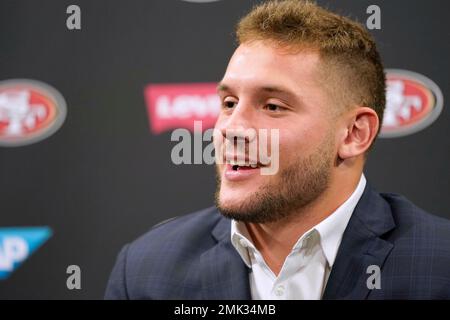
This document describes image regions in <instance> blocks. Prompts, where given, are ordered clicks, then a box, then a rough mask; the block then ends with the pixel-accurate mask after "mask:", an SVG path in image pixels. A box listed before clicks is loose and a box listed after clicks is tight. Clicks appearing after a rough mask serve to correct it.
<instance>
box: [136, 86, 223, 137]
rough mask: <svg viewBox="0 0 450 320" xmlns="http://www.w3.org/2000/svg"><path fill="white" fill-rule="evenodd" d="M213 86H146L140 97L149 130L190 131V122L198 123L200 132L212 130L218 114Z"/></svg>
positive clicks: (217, 97) (218, 106)
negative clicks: (144, 102)
mask: <svg viewBox="0 0 450 320" xmlns="http://www.w3.org/2000/svg"><path fill="white" fill-rule="evenodd" d="M216 87H217V84H216V83H188V84H149V85H147V86H146V88H145V91H144V95H145V101H146V104H147V111H148V116H149V122H150V128H151V131H152V132H153V133H154V134H160V133H162V132H164V131H169V130H172V129H178V128H185V129H188V130H190V131H194V121H202V126H203V129H204V130H205V129H208V128H212V127H214V125H215V123H216V120H217V117H218V115H219V112H220V99H219V96H218V95H217V92H216Z"/></svg>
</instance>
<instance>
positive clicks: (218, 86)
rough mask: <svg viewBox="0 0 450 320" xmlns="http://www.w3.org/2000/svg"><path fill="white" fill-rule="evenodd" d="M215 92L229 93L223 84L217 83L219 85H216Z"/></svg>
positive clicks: (228, 89)
mask: <svg viewBox="0 0 450 320" xmlns="http://www.w3.org/2000/svg"><path fill="white" fill-rule="evenodd" d="M216 90H217V91H230V88H229V87H228V86H227V85H226V84H225V83H223V82H219V83H218V84H217V88H216Z"/></svg>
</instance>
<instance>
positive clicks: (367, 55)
mask: <svg viewBox="0 0 450 320" xmlns="http://www.w3.org/2000/svg"><path fill="white" fill-rule="evenodd" d="M236 36H237V40H238V43H239V44H242V43H245V42H250V41H255V40H264V41H266V40H268V41H271V42H273V43H275V44H277V45H280V46H281V47H285V48H288V49H293V50H298V49H300V50H301V49H313V50H318V51H319V54H320V57H321V62H322V63H321V68H320V71H321V72H320V73H321V76H322V78H321V79H322V81H323V80H326V81H323V82H324V83H327V84H328V86H327V87H329V89H330V90H331V91H332V97H333V98H334V99H337V101H339V102H340V104H341V105H343V106H345V107H347V108H350V107H355V106H357V105H358V106H366V107H370V108H372V109H374V110H375V112H376V113H377V115H378V118H379V119H380V127H381V122H382V120H383V112H384V108H385V104H386V82H385V73H384V68H383V65H382V63H381V58H380V55H379V53H378V51H377V48H376V45H375V41H374V39H373V38H372V36H371V35H370V34H369V32H368V31H367V30H366V29H365V28H364V27H363V26H362V25H361V24H359V23H357V22H354V21H352V20H350V19H349V18H346V17H343V16H339V15H337V14H335V13H332V12H330V11H328V10H326V9H323V8H321V7H319V6H318V5H316V4H315V3H314V2H312V1H306V0H297V1H296V0H284V1H268V2H265V3H263V4H260V5H257V6H256V7H254V8H253V10H252V11H251V12H250V13H248V14H247V15H246V16H245V17H244V18H242V19H241V20H240V22H239V23H238V26H237V31H236ZM340 110H342V109H340Z"/></svg>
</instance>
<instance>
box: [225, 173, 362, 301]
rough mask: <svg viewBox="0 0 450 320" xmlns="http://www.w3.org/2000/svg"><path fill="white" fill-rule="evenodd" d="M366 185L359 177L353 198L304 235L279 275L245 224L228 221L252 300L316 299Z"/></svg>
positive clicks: (322, 287) (320, 294)
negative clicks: (265, 259)
mask: <svg viewBox="0 0 450 320" xmlns="http://www.w3.org/2000/svg"><path fill="white" fill-rule="evenodd" d="M365 186H366V178H365V177H364V174H363V175H361V178H360V181H359V183H358V186H357V187H356V189H355V191H354V192H353V193H352V195H351V196H350V197H349V198H348V199H347V200H346V201H345V202H344V203H343V204H342V205H341V206H340V207H339V208H337V209H336V211H334V212H333V213H332V214H331V215H330V216H328V217H327V218H326V219H325V220H323V221H321V222H320V223H319V224H317V225H316V226H314V227H313V228H311V229H310V230H308V231H307V232H305V233H304V234H303V235H302V236H301V237H300V239H299V240H298V241H297V243H296V244H295V245H294V247H293V248H292V251H291V253H290V254H289V255H288V256H287V258H286V260H285V261H284V264H283V266H282V268H281V270H280V273H279V274H278V276H276V275H275V274H274V273H273V272H272V270H271V269H270V268H269V267H268V266H267V264H266V262H265V261H264V258H263V256H262V255H261V253H260V252H259V251H258V250H257V249H256V247H255V246H254V244H253V241H252V238H251V236H250V235H249V233H248V230H247V227H246V226H245V223H242V222H237V221H235V220H232V221H231V242H232V244H233V246H234V247H235V249H236V250H237V251H238V253H239V255H240V256H241V258H242V260H243V261H244V262H245V264H246V265H247V266H248V267H249V268H250V269H251V272H250V273H249V277H250V279H249V280H250V289H251V295H252V299H254V300H296V299H299V300H300V299H301V300H303V299H305V300H319V299H321V297H322V295H323V293H324V290H325V286H326V284H327V281H328V277H329V275H330V272H331V268H332V267H333V263H334V260H335V258H336V255H337V251H338V249H339V246H340V244H341V240H342V235H343V234H344V231H345V228H346V227H347V224H348V222H349V220H350V217H351V215H352V213H353V211H354V209H355V207H356V204H357V203H358V201H359V199H360V198H361V195H362V193H363V191H364V188H365Z"/></svg>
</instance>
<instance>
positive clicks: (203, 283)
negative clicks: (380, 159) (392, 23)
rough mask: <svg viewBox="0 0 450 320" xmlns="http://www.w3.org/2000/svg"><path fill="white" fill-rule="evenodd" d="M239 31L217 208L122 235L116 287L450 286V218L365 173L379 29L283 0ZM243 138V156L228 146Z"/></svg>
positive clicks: (381, 290) (232, 292)
mask: <svg viewBox="0 0 450 320" xmlns="http://www.w3.org/2000/svg"><path fill="white" fill-rule="evenodd" d="M237 38H238V42H239V47H238V48H237V49H236V51H235V53H234V55H233V56H232V58H231V60H230V62H229V65H228V68H227V70H226V72H225V75H224V77H223V79H222V81H221V82H220V84H219V86H218V92H219V95H220V98H221V101H222V111H221V113H220V116H219V118H218V121H217V124H216V135H215V140H216V141H220V140H221V139H222V138H223V141H224V142H223V143H217V144H216V146H217V149H216V151H218V154H222V153H223V154H224V158H225V163H219V164H218V165H217V176H218V185H217V192H216V207H213V208H209V209H206V210H203V211H200V212H196V213H193V214H190V215H187V216H183V217H180V218H177V219H174V220H171V221H169V222H166V223H163V224H160V225H158V226H156V227H154V228H153V229H152V230H150V232H148V233H147V234H146V235H144V236H142V237H141V238H139V239H138V240H136V241H135V242H133V243H131V244H129V245H127V246H125V247H124V248H123V249H122V251H121V252H120V254H119V257H118V259H117V262H116V265H115V267H114V270H113V272H112V275H111V278H110V280H109V283H108V287H107V291H106V298H108V299H446V298H450V223H449V222H448V221H446V220H444V219H440V218H437V217H433V216H431V215H429V214H427V213H425V212H424V211H422V210H421V209H419V208H417V207H416V206H414V205H413V204H412V203H411V202H409V201H408V200H407V199H405V198H404V197H402V196H398V195H394V194H379V193H377V192H376V191H375V190H373V189H372V188H371V187H370V185H369V184H368V183H367V182H366V179H365V177H364V175H363V167H364V163H365V160H366V156H367V153H368V151H369V149H370V147H371V146H372V144H373V143H374V140H375V138H376V136H377V134H378V132H379V130H380V123H381V121H382V117H383V110H384V106H385V75H384V71H383V66H382V63H381V61H380V57H379V54H378V52H377V49H376V46H375V43H374V41H373V39H372V37H371V36H370V35H369V33H368V32H367V31H366V30H365V29H364V27H362V26H361V25H359V24H357V23H355V22H353V21H351V20H349V19H347V18H344V17H341V16H338V15H335V14H333V13H331V12H329V11H326V10H325V9H322V8H320V7H318V6H317V5H315V4H313V3H311V2H305V1H282V2H267V3H265V4H262V5H259V6H257V7H255V8H254V9H253V10H252V11H251V12H250V13H249V14H248V15H247V16H246V17H244V18H243V19H242V20H241V21H240V22H239V25H238V28H237ZM248 129H253V130H255V131H257V130H259V129H266V130H269V131H270V130H278V132H279V143H278V144H277V146H275V145H269V148H270V149H271V150H272V151H274V150H275V149H277V150H278V154H279V169H278V171H277V172H276V173H275V174H270V175H264V174H262V170H263V169H264V168H265V167H267V166H268V164H267V163H266V164H264V163H263V162H261V161H259V160H258V161H257V162H256V166H255V163H252V164H253V166H250V165H249V163H250V160H251V159H250V156H249V155H248V152H249V147H248V146H249V145H250V142H252V140H254V139H258V137H256V138H255V137H250V136H249V135H246V134H245V132H246V130H248ZM230 137H232V138H230ZM239 140H243V141H244V142H245V146H246V147H245V149H244V150H245V154H239V152H238V151H234V153H232V154H231V155H230V154H228V153H227V152H228V151H224V148H225V147H227V146H228V147H229V146H230V145H231V146H233V147H234V146H235V145H236V144H237V142H238V141H239ZM275 147H276V148H275ZM226 150H229V149H226ZM232 150H237V148H235V149H233V148H232ZM259 152H260V150H259ZM238 157H244V163H242V162H238V161H237V158H238Z"/></svg>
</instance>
